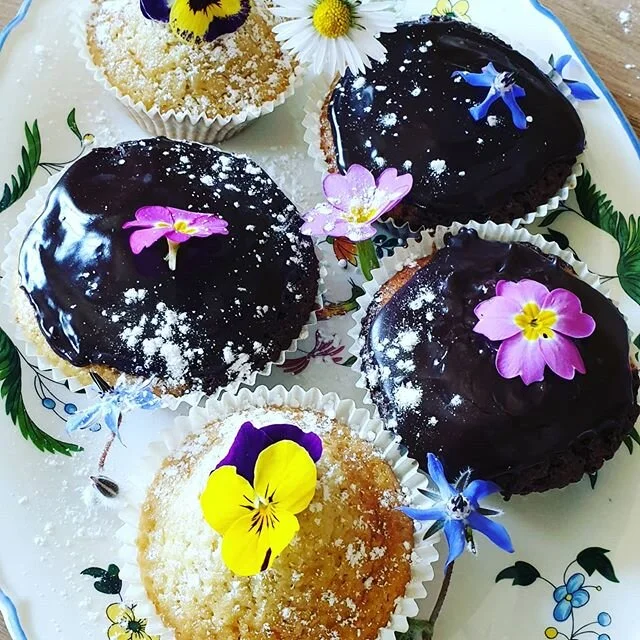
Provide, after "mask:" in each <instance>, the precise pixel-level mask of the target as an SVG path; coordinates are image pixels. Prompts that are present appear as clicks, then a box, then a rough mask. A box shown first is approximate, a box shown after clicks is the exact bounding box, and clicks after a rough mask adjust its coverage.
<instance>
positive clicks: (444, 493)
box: [427, 453, 455, 501]
mask: <svg viewBox="0 0 640 640" xmlns="http://www.w3.org/2000/svg"><path fill="white" fill-rule="evenodd" d="M427 471H428V472H429V477H430V478H431V479H432V480H433V482H434V483H435V485H436V487H438V492H439V493H440V496H441V497H442V499H443V500H445V501H446V500H448V499H449V498H450V497H451V496H452V495H453V494H454V493H455V491H454V490H453V488H452V487H451V485H450V484H449V482H448V481H447V477H446V476H445V475H444V468H443V466H442V462H440V460H439V459H438V457H437V456H435V455H434V454H433V453H429V454H427Z"/></svg>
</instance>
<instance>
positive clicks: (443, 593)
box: [423, 562, 454, 640]
mask: <svg viewBox="0 0 640 640" xmlns="http://www.w3.org/2000/svg"><path fill="white" fill-rule="evenodd" d="M453 565H454V563H453V562H452V563H451V564H450V565H449V567H448V568H447V571H446V573H445V574H444V580H443V581H442V587H440V593H439V594H438V599H437V600H436V604H435V606H434V607H433V611H432V612H431V617H430V618H429V623H428V627H427V629H425V631H424V634H423V640H433V637H434V634H435V628H436V622H437V621H438V617H439V616H440V612H441V611H442V607H443V605H444V601H445V598H446V597H447V592H448V591H449V586H450V585H451V576H452V575H453Z"/></svg>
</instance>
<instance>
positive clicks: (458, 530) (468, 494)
mask: <svg viewBox="0 0 640 640" xmlns="http://www.w3.org/2000/svg"><path fill="white" fill-rule="evenodd" d="M427 469H428V471H429V476H430V478H431V480H432V481H433V482H434V484H435V485H436V487H437V492H431V491H422V493H424V494H425V495H426V496H427V497H428V498H430V499H432V500H433V501H434V502H435V505H434V506H433V507H431V508H429V509H413V508H410V507H401V508H400V510H401V511H402V512H403V513H405V514H406V515H408V516H409V517H410V518H412V519H413V520H418V521H427V522H431V521H433V523H434V524H433V525H432V526H431V527H430V528H429V530H428V531H427V532H426V533H425V536H424V538H425V540H426V539H427V538H429V537H431V536H432V535H434V534H435V533H437V532H438V531H440V530H441V529H444V534H445V537H446V539H447V544H448V546H449V555H448V557H447V563H446V565H445V568H446V567H448V566H449V565H450V564H451V563H452V562H453V561H454V560H456V559H457V558H459V557H460V556H461V555H462V554H463V553H464V550H465V546H466V547H467V548H468V549H469V551H470V552H471V553H473V554H474V555H475V554H476V553H477V549H476V545H475V542H474V539H473V532H474V531H479V532H480V533H482V534H483V535H485V536H486V537H487V538H489V540H491V542H493V543H494V544H495V545H496V546H498V547H500V549H502V550H503V551H507V552H508V553H513V545H512V544H511V538H510V537H509V533H508V532H507V530H506V529H505V528H504V527H503V526H502V525H501V524H499V523H498V522H495V520H493V519H492V518H494V517H496V516H500V515H502V512H501V511H498V510H495V509H486V508H484V507H481V506H480V501H481V500H483V499H484V498H486V497H488V496H490V495H493V494H494V493H498V492H499V491H500V487H498V485H497V484H495V483H494V482H488V481H486V480H474V481H473V482H470V480H471V475H472V472H471V470H470V469H469V470H467V471H465V472H464V473H462V475H461V476H460V477H459V478H458V480H457V481H456V483H455V484H453V485H452V484H449V482H448V480H447V478H446V476H445V474H444V468H443V467H442V463H441V462H440V460H439V459H438V458H437V456H435V455H434V454H433V453H429V454H428V455H427Z"/></svg>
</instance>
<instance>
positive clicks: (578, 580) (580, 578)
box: [567, 573, 584, 593]
mask: <svg viewBox="0 0 640 640" xmlns="http://www.w3.org/2000/svg"><path fill="white" fill-rule="evenodd" d="M583 584H584V575H583V574H581V573H574V574H573V575H572V576H571V577H570V578H569V579H568V580H567V592H568V593H575V592H576V591H577V590H578V589H580V588H581V587H582V585H583Z"/></svg>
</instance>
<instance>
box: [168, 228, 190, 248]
mask: <svg viewBox="0 0 640 640" xmlns="http://www.w3.org/2000/svg"><path fill="white" fill-rule="evenodd" d="M166 237H167V240H171V242H175V243H176V244H182V243H183V242H187V241H189V240H191V238H193V235H192V234H188V233H181V232H180V231H174V230H173V229H169V230H168V233H166Z"/></svg>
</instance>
